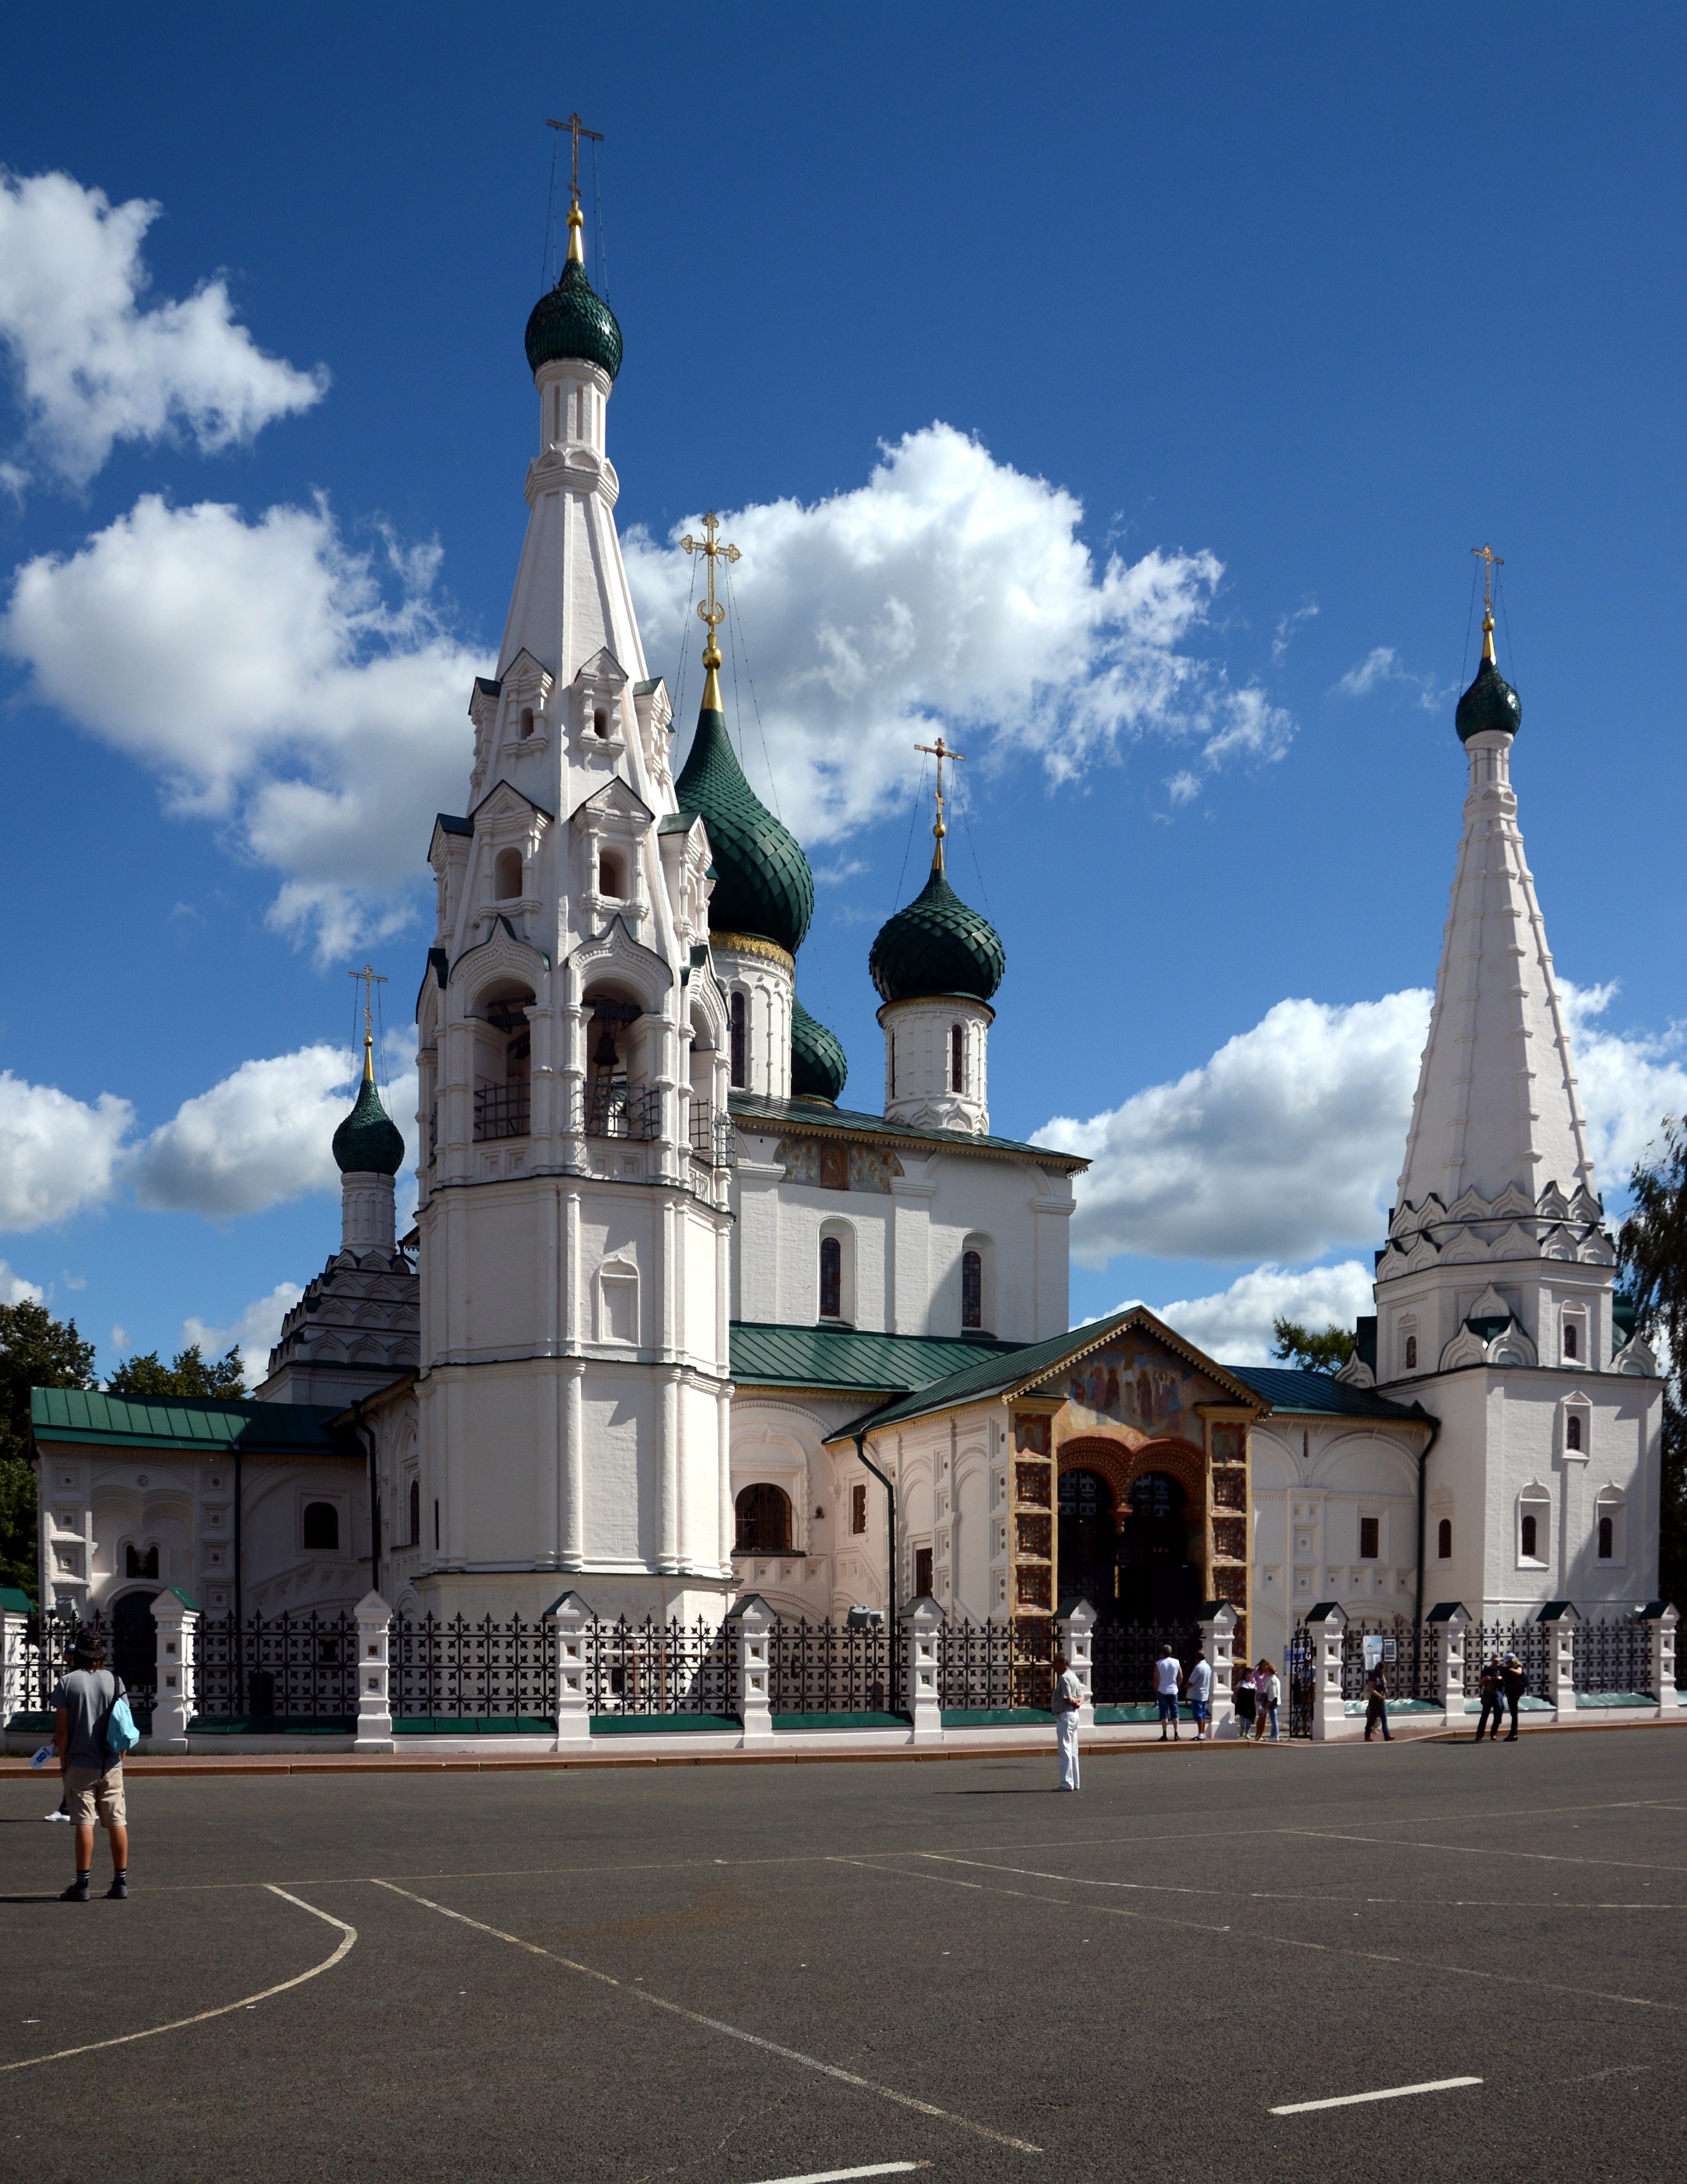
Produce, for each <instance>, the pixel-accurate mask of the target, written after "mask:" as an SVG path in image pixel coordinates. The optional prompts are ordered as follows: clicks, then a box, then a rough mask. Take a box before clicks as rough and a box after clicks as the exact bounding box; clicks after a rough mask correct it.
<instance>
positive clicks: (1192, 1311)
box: [1153, 1259, 1372, 1365]
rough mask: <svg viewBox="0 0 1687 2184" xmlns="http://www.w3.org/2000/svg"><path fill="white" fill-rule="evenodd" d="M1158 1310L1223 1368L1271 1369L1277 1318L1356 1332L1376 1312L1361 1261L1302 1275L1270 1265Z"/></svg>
mask: <svg viewBox="0 0 1687 2184" xmlns="http://www.w3.org/2000/svg"><path fill="white" fill-rule="evenodd" d="M1153 1308H1154V1310H1155V1312H1158V1313H1159V1315H1160V1317H1161V1319H1163V1320H1164V1321H1165V1322H1166V1325H1167V1326H1168V1327H1175V1328H1176V1329H1177V1330H1178V1333H1179V1334H1183V1335H1187V1336H1188V1337H1189V1340H1190V1341H1191V1342H1193V1343H1194V1344H1195V1345H1196V1346H1198V1347H1199V1348H1200V1349H1202V1350H1205V1352H1206V1354H1207V1356H1208V1357H1216V1358H1217V1359H1218V1361H1219V1362H1220V1363H1221V1364H1224V1365H1269V1364H1270V1363H1271V1362H1272V1355H1271V1352H1272V1331H1271V1330H1272V1321H1273V1320H1276V1319H1294V1320H1299V1321H1300V1323H1301V1324H1302V1325H1303V1326H1305V1327H1310V1328H1311V1329H1313V1330H1314V1332H1321V1331H1322V1329H1324V1328H1326V1327H1330V1326H1334V1327H1341V1328H1350V1327H1351V1326H1352V1325H1353V1323H1354V1321H1355V1320H1356V1319H1357V1318H1358V1317H1359V1315H1360V1314H1361V1312H1370V1311H1371V1310H1372V1296H1371V1270H1370V1268H1368V1267H1367V1266H1363V1265H1361V1263H1360V1262H1359V1261H1358V1260H1357V1259H1345V1260H1343V1261H1342V1262H1341V1263H1340V1264H1339V1265H1338V1266H1333V1267H1308V1268H1302V1269H1300V1270H1299V1271H1298V1272H1297V1271H1296V1270H1294V1269H1293V1268H1288V1267H1278V1266H1272V1265H1270V1264H1267V1265H1265V1266H1263V1267H1256V1268H1254V1269H1253V1270H1252V1272H1251V1273H1245V1274H1242V1275H1239V1277H1238V1279H1236V1280H1235V1281H1233V1282H1232V1283H1231V1284H1230V1286H1229V1288H1228V1289H1224V1290H1218V1291H1217V1292H1216V1294H1215V1295H1211V1296H1200V1297H1180V1298H1179V1299H1178V1301H1177V1302H1176V1303H1174V1304H1161V1305H1155V1307H1153Z"/></svg>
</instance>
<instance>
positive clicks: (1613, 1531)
mask: <svg viewBox="0 0 1687 2184" xmlns="http://www.w3.org/2000/svg"><path fill="white" fill-rule="evenodd" d="M1594 1538H1595V1552H1597V1554H1598V1557H1599V1559H1600V1561H1601V1562H1602V1563H1620V1562H1621V1561H1622V1560H1623V1552H1624V1550H1623V1492H1622V1489H1621V1488H1620V1487H1617V1486H1607V1487H1606V1489H1605V1490H1604V1492H1603V1493H1601V1496H1600V1497H1599V1500H1598V1501H1597V1502H1595V1505H1594Z"/></svg>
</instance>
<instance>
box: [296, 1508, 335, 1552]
mask: <svg viewBox="0 0 1687 2184" xmlns="http://www.w3.org/2000/svg"><path fill="white" fill-rule="evenodd" d="M304 1544H305V1546H307V1547H312V1548H315V1549H316V1550H317V1551H318V1552H326V1553H334V1552H337V1550H338V1548H339V1545H340V1513H339V1511H338V1510H337V1508H336V1507H334V1505H333V1503H332V1502H306V1503H305V1505H304Z"/></svg>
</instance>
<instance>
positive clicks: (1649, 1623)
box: [1640, 1600, 1681, 1713]
mask: <svg viewBox="0 0 1687 2184" xmlns="http://www.w3.org/2000/svg"><path fill="white" fill-rule="evenodd" d="M1640 1614H1641V1617H1642V1619H1644V1621H1645V1626H1646V1635H1647V1637H1648V1638H1650V1639H1651V1677H1652V1689H1653V1690H1654V1691H1656V1693H1657V1709H1658V1712H1659V1713H1676V1712H1677V1711H1678V1710H1679V1707H1680V1704H1681V1696H1680V1693H1679V1691H1677V1690H1676V1688H1675V1639H1676V1625H1677V1624H1679V1622H1680V1620H1681V1611H1680V1609H1679V1607H1673V1606H1672V1604H1671V1603H1670V1602H1668V1601H1667V1600H1649V1601H1648V1602H1646V1604H1645V1607H1643V1608H1642V1609H1641V1610H1640Z"/></svg>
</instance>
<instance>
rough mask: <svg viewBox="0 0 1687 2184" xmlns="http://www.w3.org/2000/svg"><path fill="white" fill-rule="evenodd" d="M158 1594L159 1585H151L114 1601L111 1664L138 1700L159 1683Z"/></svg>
mask: <svg viewBox="0 0 1687 2184" xmlns="http://www.w3.org/2000/svg"><path fill="white" fill-rule="evenodd" d="M158 1596H159V1587H158V1586H157V1585H150V1586H148V1589H147V1591H144V1592H125V1593H124V1594H122V1595H121V1596H120V1597H119V1598H118V1599H116V1600H115V1601H114V1602H112V1607H111V1665H112V1667H113V1669H115V1670H116V1672H117V1674H119V1675H120V1677H121V1678H122V1679H123V1681H124V1685H125V1687H126V1689H127V1690H128V1691H130V1692H131V1693H132V1694H135V1695H136V1699H137V1702H138V1697H139V1695H140V1694H141V1693H142V1692H150V1691H152V1689H153V1686H154V1685H155V1684H156V1683H157V1682H158V1663H159V1637H158V1625H157V1624H155V1623H154V1622H153V1602H154V1601H155V1600H156V1599H157V1598H158ZM148 1703H150V1701H149V1702H148Z"/></svg>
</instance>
